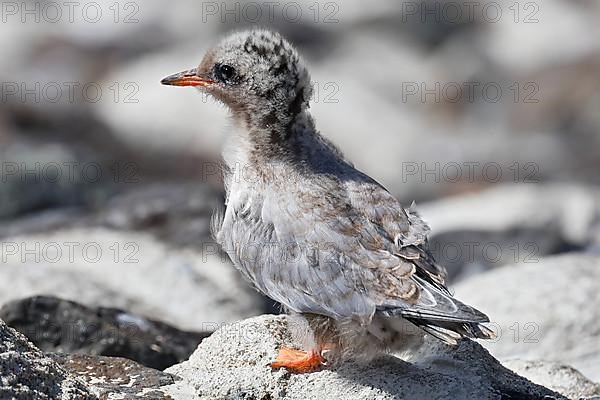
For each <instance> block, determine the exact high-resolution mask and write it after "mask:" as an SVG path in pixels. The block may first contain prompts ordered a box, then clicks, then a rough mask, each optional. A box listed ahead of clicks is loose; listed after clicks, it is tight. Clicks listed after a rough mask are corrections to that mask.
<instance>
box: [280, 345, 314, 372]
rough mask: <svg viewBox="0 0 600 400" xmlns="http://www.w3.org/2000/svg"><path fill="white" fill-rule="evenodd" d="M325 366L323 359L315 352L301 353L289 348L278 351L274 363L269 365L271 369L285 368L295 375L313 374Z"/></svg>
mask: <svg viewBox="0 0 600 400" xmlns="http://www.w3.org/2000/svg"><path fill="white" fill-rule="evenodd" d="M323 365H325V359H324V358H323V356H322V355H321V354H320V353H319V352H317V351H310V352H306V351H301V350H296V349H292V348H289V347H282V348H280V349H279V354H278V355H277V358H276V359H275V361H273V362H272V363H271V368H286V369H288V370H289V371H291V372H293V373H297V374H303V373H306V372H314V371H317V370H319V369H320V368H321V367H322V366H323Z"/></svg>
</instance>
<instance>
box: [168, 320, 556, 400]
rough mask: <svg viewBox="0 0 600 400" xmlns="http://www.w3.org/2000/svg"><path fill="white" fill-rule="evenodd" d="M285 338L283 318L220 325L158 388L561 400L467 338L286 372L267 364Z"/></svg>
mask: <svg viewBox="0 0 600 400" xmlns="http://www.w3.org/2000/svg"><path fill="white" fill-rule="evenodd" d="M288 338H289V332H288V330H287V317H286V316H270V315H266V316H260V317H256V318H252V319H249V320H245V321H241V322H239V323H236V324H232V325H228V326H225V327H224V328H222V329H221V330H219V331H217V332H216V333H215V334H213V335H212V336H211V337H209V338H207V339H206V340H204V341H203V343H202V344H201V345H200V346H199V347H198V350H196V352H195V353H194V354H193V355H192V356H191V357H190V359H189V360H188V361H186V362H183V363H181V364H178V365H175V366H173V367H171V368H169V369H167V370H166V372H168V373H171V374H174V375H177V376H179V377H181V378H182V380H180V381H177V382H176V383H175V384H174V385H170V386H166V387H164V388H163V389H162V390H164V392H165V393H166V394H169V395H172V396H173V397H174V398H177V399H192V398H198V397H201V398H203V399H329V398H331V399H333V398H343V399H361V400H362V399H403V398H407V399H409V398H410V399H431V398H436V399H473V398H477V399H508V398H510V399H517V398H518V399H540V400H541V399H551V398H554V399H562V398H564V397H562V396H561V395H559V394H557V393H555V392H553V391H551V390H549V389H546V388H544V387H542V386H538V385H535V384H533V383H531V382H530V381H528V380H527V379H525V378H523V377H520V376H518V375H516V374H515V373H513V372H511V371H509V370H508V369H506V368H504V367H502V365H501V364H500V363H499V362H498V361H497V360H495V359H494V358H493V357H492V356H491V355H489V353H488V352H487V351H485V350H484V349H483V348H482V347H481V346H480V345H478V344H477V343H475V342H472V341H462V342H461V343H460V345H459V346H458V347H457V348H451V347H448V346H446V345H444V344H443V343H441V342H439V341H438V340H435V339H431V340H429V341H428V342H427V345H426V348H423V349H422V350H421V351H420V352H419V353H417V354H415V355H414V356H413V357H412V359H411V363H408V362H406V361H402V360H401V359H399V358H395V357H391V356H388V357H385V358H382V359H380V360H378V361H376V362H374V363H372V364H369V365H356V364H346V365H342V366H340V367H339V368H338V369H337V370H335V371H334V370H329V369H325V370H323V371H319V372H315V373H311V374H304V375H290V374H289V373H288V372H287V371H285V370H284V369H280V370H276V371H274V370H272V369H271V367H270V362H271V361H272V360H273V359H274V358H275V356H276V353H277V348H278V347H279V346H280V345H282V344H284V343H285V344H287V345H290V344H291V343H289V339H288ZM546 396H548V397H546Z"/></svg>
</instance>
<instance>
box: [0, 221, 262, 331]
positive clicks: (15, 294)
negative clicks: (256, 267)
mask: <svg viewBox="0 0 600 400" xmlns="http://www.w3.org/2000/svg"><path fill="white" fill-rule="evenodd" d="M1 250H2V254H0V258H1V259H2V260H1V261H2V268H0V305H1V304H5V303H6V302H8V301H11V300H18V299H21V298H23V297H29V296H36V295H50V296H56V297H61V298H64V299H67V300H74V301H77V302H79V303H81V304H83V305H87V306H91V307H97V306H101V307H112V308H119V309H124V310H128V311H129V312H131V313H135V314H141V315H145V316H147V317H149V318H152V319H157V320H161V321H164V322H166V323H169V324H171V325H174V326H176V327H178V328H179V329H184V330H191V331H213V330H215V329H216V328H218V327H219V325H220V324H222V323H226V322H233V321H236V320H239V319H241V318H246V317H249V316H253V315H257V314H260V313H262V311H263V309H264V299H263V297H261V296H260V295H258V294H257V293H256V292H255V291H253V290H252V289H250V287H249V286H248V285H247V284H246V283H244V282H243V281H242V280H241V279H240V276H239V273H238V272H237V271H236V270H235V269H234V268H233V267H232V266H231V265H230V264H229V262H228V260H227V259H225V258H222V256H221V254H220V250H219V249H218V248H217V247H216V246H212V245H207V246H204V248H203V249H201V250H202V251H198V250H192V249H176V248H172V247H170V246H168V245H165V244H164V243H162V242H160V241H158V240H156V239H155V238H154V237H153V236H151V235H149V234H143V233H136V232H123V231H115V230H111V229H105V228H75V229H70V230H64V231H56V232H52V233H47V234H39V235H24V236H13V237H6V238H3V240H2V248H1Z"/></svg>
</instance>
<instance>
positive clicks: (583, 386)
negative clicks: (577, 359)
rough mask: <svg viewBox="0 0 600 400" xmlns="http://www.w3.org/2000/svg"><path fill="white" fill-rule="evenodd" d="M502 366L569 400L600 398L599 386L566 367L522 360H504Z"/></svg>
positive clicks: (571, 368)
mask: <svg viewBox="0 0 600 400" xmlns="http://www.w3.org/2000/svg"><path fill="white" fill-rule="evenodd" d="M502 364H503V365H504V366H505V367H507V368H508V369H510V370H512V371H514V372H516V373H517V374H519V375H521V376H524V377H525V378H527V379H529V380H530V381H532V382H534V383H537V384H538V385H542V386H546V387H548V388H550V389H552V390H555V391H557V392H559V393H561V394H563V395H565V396H567V397H568V398H570V399H588V398H592V397H594V396H600V384H597V383H593V382H591V381H590V380H588V379H587V378H586V377H585V376H583V375H582V374H581V372H579V371H577V370H576V369H575V368H573V367H570V366H568V365H563V364H558V363H553V362H548V361H523V360H506V361H504V362H503V363H502ZM594 398H598V397H594Z"/></svg>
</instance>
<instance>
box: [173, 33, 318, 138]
mask: <svg viewBox="0 0 600 400" xmlns="http://www.w3.org/2000/svg"><path fill="white" fill-rule="evenodd" d="M162 83H163V84H166V85H175V86H196V87H200V88H201V89H202V90H203V91H205V92H207V93H209V94H211V95H212V96H214V97H215V98H217V99H218V100H220V101H222V102H223V103H224V104H226V105H227V106H228V107H229V108H230V109H231V111H232V113H233V116H234V117H235V119H236V120H237V121H238V122H239V123H240V124H243V125H244V126H245V127H246V128H248V129H250V130H254V129H266V130H282V129H283V130H285V129H286V127H288V126H289V124H290V123H292V122H293V120H294V119H295V117H296V116H297V115H298V114H300V113H301V112H302V111H303V110H305V109H306V108H307V107H308V102H309V99H310V97H311V94H312V86H311V82H310V77H309V74H308V71H307V70H306V68H305V66H304V63H303V62H302V61H301V59H300V57H299V55H298V53H297V51H296V50H295V49H294V47H293V46H292V45H291V44H290V43H289V42H288V41H287V40H285V39H284V38H283V37H282V36H281V35H280V34H278V33H275V32H271V31H267V30H263V29H255V30H251V31H246V32H239V33H234V34H231V35H230V36H228V37H226V38H225V39H224V40H222V41H221V42H220V43H219V44H218V45H217V46H216V47H214V48H212V49H211V50H209V51H208V52H207V53H206V54H205V56H204V58H203V60H202V62H201V63H200V65H199V66H198V68H194V69H191V70H189V71H184V72H181V73H178V74H174V75H171V76H169V77H167V78H165V79H163V81H162Z"/></svg>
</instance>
